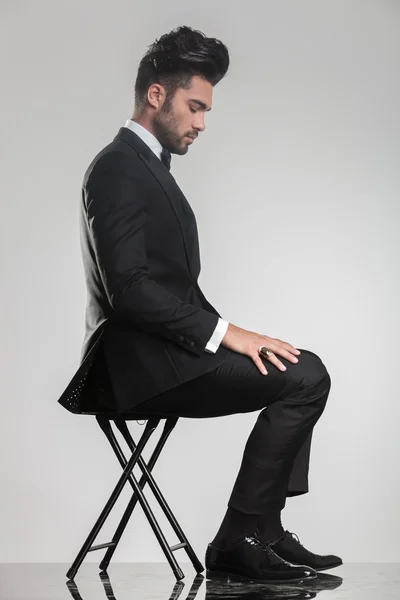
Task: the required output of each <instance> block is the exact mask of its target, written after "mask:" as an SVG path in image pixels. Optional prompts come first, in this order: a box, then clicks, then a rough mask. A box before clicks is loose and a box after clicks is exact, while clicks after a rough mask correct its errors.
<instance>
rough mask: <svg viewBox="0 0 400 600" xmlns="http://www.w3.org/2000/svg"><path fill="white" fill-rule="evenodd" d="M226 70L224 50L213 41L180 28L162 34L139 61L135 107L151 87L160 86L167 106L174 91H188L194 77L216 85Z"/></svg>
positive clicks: (226, 54) (192, 30) (227, 59)
mask: <svg viewBox="0 0 400 600" xmlns="http://www.w3.org/2000/svg"><path fill="white" fill-rule="evenodd" d="M228 67H229V53H228V49H227V47H226V46H225V45H224V44H223V43H222V42H221V41H220V40H217V39H216V38H208V37H205V35H204V33H202V32H201V31H197V30H195V29H192V28H191V27H186V26H184V25H182V26H180V27H177V28H176V29H173V30H172V31H171V32H170V33H165V34H164V35H162V36H161V37H160V39H159V40H157V39H156V41H155V42H154V43H153V44H151V45H150V46H149V49H148V51H147V52H146V54H145V55H144V56H143V58H142V60H141V61H140V64H139V68H138V73H137V77H136V82H135V105H136V107H138V108H139V109H141V108H142V106H143V105H144V103H145V99H146V96H147V90H148V89H149V87H150V86H151V85H152V84H153V83H159V84H160V85H162V86H164V88H165V90H166V94H167V100H166V103H165V105H164V106H166V105H169V104H170V102H171V100H172V98H173V96H174V94H175V92H176V90H177V89H178V88H184V89H188V88H189V87H190V84H191V81H192V77H193V76H194V75H197V76H201V77H204V79H206V80H207V81H209V82H210V83H211V85H213V86H214V85H216V84H217V83H218V82H219V81H221V79H222V78H223V77H224V76H225V74H226V72H227V70H228Z"/></svg>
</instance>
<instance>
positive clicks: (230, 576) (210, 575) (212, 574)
mask: <svg viewBox="0 0 400 600" xmlns="http://www.w3.org/2000/svg"><path fill="white" fill-rule="evenodd" d="M316 578H317V576H316V575H314V576H312V577H297V578H294V579H255V578H254V577H246V576H245V575H239V574H237V573H229V572H227V571H210V570H209V569H207V570H206V579H219V580H221V579H223V580H225V581H228V582H229V580H232V581H251V582H254V583H269V584H271V585H273V584H274V583H279V584H281V583H287V584H289V585H290V584H292V583H302V582H303V581H312V580H313V579H316Z"/></svg>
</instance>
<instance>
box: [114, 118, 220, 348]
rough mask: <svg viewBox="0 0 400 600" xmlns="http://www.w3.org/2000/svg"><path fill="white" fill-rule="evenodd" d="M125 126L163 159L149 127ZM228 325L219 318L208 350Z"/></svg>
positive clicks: (216, 344) (208, 343)
mask: <svg viewBox="0 0 400 600" xmlns="http://www.w3.org/2000/svg"><path fill="white" fill-rule="evenodd" d="M124 126H125V127H127V128H128V129H131V130H132V131H134V132H135V133H136V134H137V135H138V136H139V137H140V138H141V139H142V140H143V141H144V142H145V143H146V144H147V145H148V147H149V148H150V149H151V150H153V152H154V154H155V155H156V156H157V158H159V159H160V160H161V152H162V145H161V144H160V142H159V141H158V139H157V138H156V137H155V136H154V135H153V134H152V133H150V131H149V130H148V129H146V128H145V127H142V125H139V123H136V121H132V120H131V119H128V120H127V122H126V123H125V125H124ZM228 325H229V321H225V320H224V319H221V318H218V323H217V326H216V328H215V329H214V332H213V334H212V336H211V338H210V339H209V340H208V342H207V345H206V347H205V350H206V351H207V352H212V353H215V352H216V351H217V350H218V348H219V345H220V343H221V341H222V338H223V337H224V335H225V333H226V330H227V329H228Z"/></svg>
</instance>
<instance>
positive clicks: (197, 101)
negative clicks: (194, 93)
mask: <svg viewBox="0 0 400 600" xmlns="http://www.w3.org/2000/svg"><path fill="white" fill-rule="evenodd" d="M189 102H196V104H198V105H199V106H201V108H202V109H203V110H206V109H207V112H209V111H210V110H211V108H207V104H204V102H202V101H201V100H196V99H195V98H189Z"/></svg>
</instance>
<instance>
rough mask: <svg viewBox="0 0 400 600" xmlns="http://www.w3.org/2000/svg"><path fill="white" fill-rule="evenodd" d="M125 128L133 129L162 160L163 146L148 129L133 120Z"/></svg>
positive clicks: (129, 120) (128, 121)
mask: <svg viewBox="0 0 400 600" xmlns="http://www.w3.org/2000/svg"><path fill="white" fill-rule="evenodd" d="M125 127H128V129H131V130H132V131H133V132H134V133H136V134H137V135H138V136H139V137H140V138H141V139H142V140H143V141H144V142H145V143H146V144H147V145H148V146H149V148H150V149H151V150H153V152H154V154H155V155H156V156H157V157H158V158H159V159H160V160H161V152H162V145H161V144H160V142H159V141H158V139H157V138H156V137H155V136H154V135H153V134H152V133H150V131H149V130H148V129H146V128H145V127H143V126H142V125H139V123H136V121H132V119H128V120H127V122H126V123H125Z"/></svg>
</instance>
